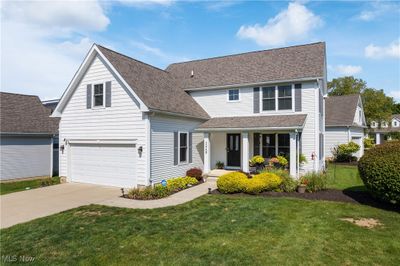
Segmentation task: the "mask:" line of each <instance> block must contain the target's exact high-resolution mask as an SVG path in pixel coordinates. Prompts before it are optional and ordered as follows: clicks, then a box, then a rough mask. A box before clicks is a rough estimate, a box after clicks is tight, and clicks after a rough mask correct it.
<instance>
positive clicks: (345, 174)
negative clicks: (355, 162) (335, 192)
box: [327, 164, 365, 190]
mask: <svg viewBox="0 0 400 266" xmlns="http://www.w3.org/2000/svg"><path fill="white" fill-rule="evenodd" d="M327 177H328V184H327V187H328V188H334V189H340V190H343V189H349V190H365V187H364V183H363V182H362V180H361V178H360V176H359V174H358V169H357V166H351V165H335V164H329V165H328V171H327Z"/></svg>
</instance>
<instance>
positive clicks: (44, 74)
mask: <svg viewBox="0 0 400 266" xmlns="http://www.w3.org/2000/svg"><path fill="white" fill-rule="evenodd" d="M2 4H3V6H2V8H1V24H2V32H1V77H2V78H1V88H2V90H4V91H10V92H19V93H26V94H36V95H39V96H40V97H41V98H46V99H49V98H57V97H60V96H61V94H62V92H63V91H64V89H65V88H66V86H67V85H68V83H69V81H70V80H71V78H72V76H73V75H74V73H75V71H76V70H77V68H78V67H79V65H80V63H81V62H82V60H83V57H84V55H85V54H86V53H87V51H88V50H89V48H90V46H91V45H92V41H91V38H90V37H88V36H87V34H88V33H90V32H92V31H102V30H105V29H106V27H107V25H108V24H109V23H110V21H109V19H108V17H107V16H106V14H105V12H104V10H103V8H102V7H101V5H99V3H98V2H96V1H82V2H77V1H75V2H66V1H60V2H44V1H28V2H17V1H15V2H2ZM88 14H91V16H88ZM21 77H23V78H21Z"/></svg>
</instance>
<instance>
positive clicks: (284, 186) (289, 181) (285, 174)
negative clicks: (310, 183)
mask: <svg viewBox="0 0 400 266" xmlns="http://www.w3.org/2000/svg"><path fill="white" fill-rule="evenodd" d="M266 172H269V173H272V174H276V175H277V176H279V177H280V178H281V179H282V183H281V184H280V185H279V190H280V191H284V192H293V191H295V190H296V188H297V184H298V182H297V181H296V180H295V179H293V178H292V177H291V176H290V174H289V171H288V170H285V169H277V168H271V169H268V170H267V171H266Z"/></svg>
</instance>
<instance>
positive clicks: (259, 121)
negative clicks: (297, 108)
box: [197, 114, 307, 131]
mask: <svg viewBox="0 0 400 266" xmlns="http://www.w3.org/2000/svg"><path fill="white" fill-rule="evenodd" d="M306 117H307V115H306V114H299V115H264V116H234V117H215V118H211V119H210V120H208V121H207V122H205V123H203V124H201V125H200V126H199V127H198V128H197V130H199V131H202V130H218V129H243V128H246V129H249V128H251V129H267V128H274V129H276V128H282V129H284V128H302V127H303V125H304V122H305V120H306Z"/></svg>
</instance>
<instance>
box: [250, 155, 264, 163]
mask: <svg viewBox="0 0 400 266" xmlns="http://www.w3.org/2000/svg"><path fill="white" fill-rule="evenodd" d="M264 162H265V159H264V157H262V156H261V155H256V156H253V158H251V160H250V164H251V165H262V164H264Z"/></svg>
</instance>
